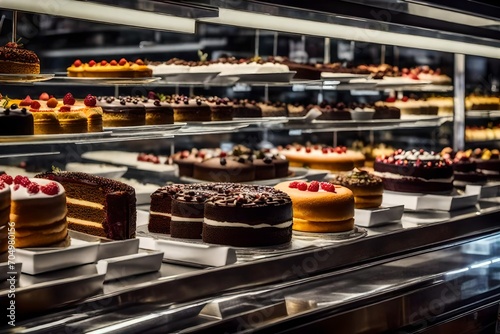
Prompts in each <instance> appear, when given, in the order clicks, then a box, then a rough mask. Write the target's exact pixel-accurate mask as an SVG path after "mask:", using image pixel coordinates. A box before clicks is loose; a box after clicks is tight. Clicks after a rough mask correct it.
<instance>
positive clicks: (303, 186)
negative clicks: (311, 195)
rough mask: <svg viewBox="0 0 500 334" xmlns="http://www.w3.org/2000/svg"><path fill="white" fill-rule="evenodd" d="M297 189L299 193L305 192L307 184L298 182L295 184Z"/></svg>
mask: <svg viewBox="0 0 500 334" xmlns="http://www.w3.org/2000/svg"><path fill="white" fill-rule="evenodd" d="M297 189H299V190H300V191H306V190H307V183H305V182H299V183H298V184H297Z"/></svg>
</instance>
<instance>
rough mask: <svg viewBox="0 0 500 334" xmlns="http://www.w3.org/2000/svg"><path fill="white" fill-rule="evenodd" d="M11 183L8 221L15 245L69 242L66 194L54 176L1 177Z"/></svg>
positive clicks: (25, 245)
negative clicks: (13, 227)
mask: <svg viewBox="0 0 500 334" xmlns="http://www.w3.org/2000/svg"><path fill="white" fill-rule="evenodd" d="M1 178H2V179H3V181H4V182H6V183H8V184H10V188H11V208H10V221H11V222H12V223H13V224H14V226H15V244H14V245H15V247H18V248H26V247H42V246H68V245H69V236H68V224H67V221H66V214H67V207H66V194H65V190H64V188H63V186H62V185H61V184H60V183H58V182H55V181H53V180H43V179H37V178H34V179H29V178H27V177H26V176H21V175H17V176H16V177H14V178H12V177H10V179H9V176H8V175H7V176H2V177H1Z"/></svg>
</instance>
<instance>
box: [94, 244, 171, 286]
mask: <svg viewBox="0 0 500 334" xmlns="http://www.w3.org/2000/svg"><path fill="white" fill-rule="evenodd" d="M137 241H139V240H137ZM162 260H163V252H151V253H136V254H130V255H123V256H118V257H113V258H108V259H103V260H99V261H98V262H97V264H96V267H97V272H98V273H99V274H105V275H106V276H105V278H104V281H112V280H116V279H120V278H124V277H129V276H135V275H140V274H146V273H150V272H155V271H158V270H160V267H161V264H162Z"/></svg>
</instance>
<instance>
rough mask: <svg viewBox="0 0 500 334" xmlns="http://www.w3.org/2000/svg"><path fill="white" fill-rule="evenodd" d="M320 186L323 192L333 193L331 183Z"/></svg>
mask: <svg viewBox="0 0 500 334" xmlns="http://www.w3.org/2000/svg"><path fill="white" fill-rule="evenodd" d="M320 186H321V189H323V190H324V191H328V192H330V193H334V192H335V186H334V185H333V183H330V182H321V183H320Z"/></svg>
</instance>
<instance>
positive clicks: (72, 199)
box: [36, 172, 137, 240]
mask: <svg viewBox="0 0 500 334" xmlns="http://www.w3.org/2000/svg"><path fill="white" fill-rule="evenodd" d="M36 177H37V178H44V179H49V180H53V181H57V182H59V183H61V184H62V185H63V187H64V189H66V197H67V204H68V217H67V219H68V227H69V228H70V229H72V230H75V231H79V232H83V233H87V234H92V235H96V236H100V237H106V238H109V239H114V240H122V239H130V238H134V237H135V231H136V220H137V213H136V197H135V190H134V188H132V187H130V186H129V185H126V184H124V183H121V182H118V181H115V180H111V179H107V178H103V177H99V176H94V175H90V174H86V173H78V172H46V173H41V174H38V175H36Z"/></svg>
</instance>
